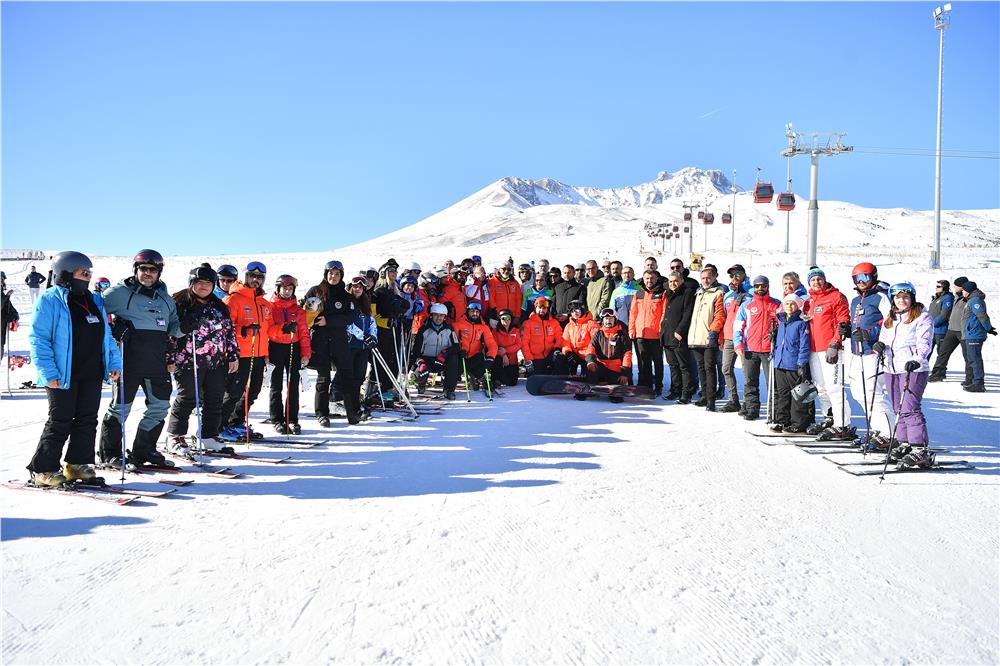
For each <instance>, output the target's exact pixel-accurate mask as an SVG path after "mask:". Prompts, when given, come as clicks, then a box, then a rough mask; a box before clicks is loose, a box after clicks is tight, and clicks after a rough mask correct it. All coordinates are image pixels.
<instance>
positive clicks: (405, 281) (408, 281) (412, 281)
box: [399, 275, 417, 291]
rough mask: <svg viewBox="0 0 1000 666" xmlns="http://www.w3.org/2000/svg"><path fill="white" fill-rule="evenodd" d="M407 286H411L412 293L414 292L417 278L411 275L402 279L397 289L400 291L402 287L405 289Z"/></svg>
mask: <svg viewBox="0 0 1000 666" xmlns="http://www.w3.org/2000/svg"><path fill="white" fill-rule="evenodd" d="M408 284H412V285H413V289H414V291H416V289H417V278H415V277H413V276H412V275H407V276H406V277H405V278H403V279H402V280H400V281H399V288H400V289H402V288H403V287H405V286H406V285H408Z"/></svg>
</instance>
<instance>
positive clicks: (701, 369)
mask: <svg viewBox="0 0 1000 666" xmlns="http://www.w3.org/2000/svg"><path fill="white" fill-rule="evenodd" d="M691 351H692V352H694V357H695V360H697V362H698V374H699V375H701V397H702V399H703V400H704V401H705V403H706V404H707V405H710V406H712V407H714V406H715V381H716V377H715V357H716V355H717V354H718V351H719V350H718V348H716V347H713V346H712V345H708V346H707V347H691Z"/></svg>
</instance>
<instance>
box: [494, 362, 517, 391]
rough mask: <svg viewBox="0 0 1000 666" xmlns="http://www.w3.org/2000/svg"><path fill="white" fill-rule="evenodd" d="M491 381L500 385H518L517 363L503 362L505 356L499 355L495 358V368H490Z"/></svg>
mask: <svg viewBox="0 0 1000 666" xmlns="http://www.w3.org/2000/svg"><path fill="white" fill-rule="evenodd" d="M490 381H491V382H492V383H493V384H494V385H495V386H499V385H501V384H503V385H504V386H517V363H511V364H510V365H504V364H503V358H502V357H501V356H497V357H496V358H495V359H493V368H492V369H491V370H490Z"/></svg>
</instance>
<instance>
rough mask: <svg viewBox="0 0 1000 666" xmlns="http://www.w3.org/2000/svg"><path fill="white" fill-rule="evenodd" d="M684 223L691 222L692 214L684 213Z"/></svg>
mask: <svg viewBox="0 0 1000 666" xmlns="http://www.w3.org/2000/svg"><path fill="white" fill-rule="evenodd" d="M684 221H685V222H690V221H691V213H684Z"/></svg>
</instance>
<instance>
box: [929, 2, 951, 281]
mask: <svg viewBox="0 0 1000 666" xmlns="http://www.w3.org/2000/svg"><path fill="white" fill-rule="evenodd" d="M950 14H951V5H950V4H948V5H945V10H944V11H943V12H942V11H941V9H940V8H938V9H936V10H934V19H935V22H934V23H935V25H934V27H935V28H936V29H937V31H938V33H939V34H940V41H939V43H938V97H937V147H936V149H935V151H934V249H933V250H931V268H934V269H937V268H941V99H942V90H943V87H944V31H945V29H946V28H947V27H948V26H949V25H950V23H951V17H950Z"/></svg>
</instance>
